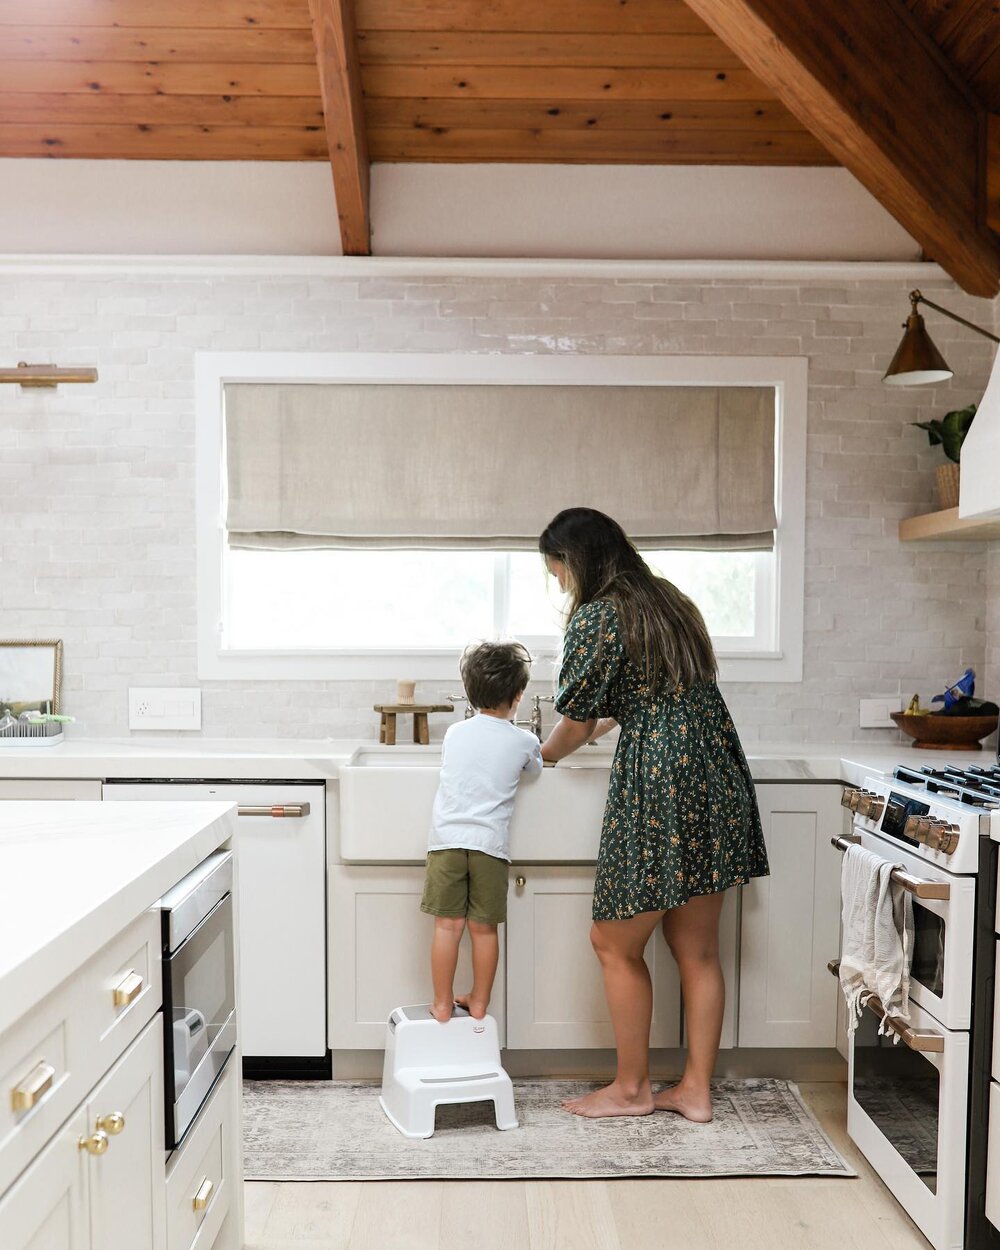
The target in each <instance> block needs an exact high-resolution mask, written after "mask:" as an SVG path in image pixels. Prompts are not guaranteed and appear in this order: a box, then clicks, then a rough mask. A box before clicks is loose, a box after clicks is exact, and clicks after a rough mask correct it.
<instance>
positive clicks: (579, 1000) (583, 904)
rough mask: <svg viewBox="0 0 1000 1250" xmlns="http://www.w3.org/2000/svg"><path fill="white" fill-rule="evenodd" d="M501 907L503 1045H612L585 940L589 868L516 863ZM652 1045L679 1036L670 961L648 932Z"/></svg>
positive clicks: (597, 970)
mask: <svg viewBox="0 0 1000 1250" xmlns="http://www.w3.org/2000/svg"><path fill="white" fill-rule="evenodd" d="M512 875H513V876H514V877H515V881H516V882H520V881H523V882H524V884H523V885H520V884H512V889H511V897H510V900H509V903H508V913H507V1045H508V1046H509V1047H511V1048H512V1049H513V1048H516V1049H526V1050H547V1049H557V1050H570V1049H582V1048H590V1047H608V1046H614V1044H615V1043H614V1033H613V1031H612V1028H611V1021H610V1019H609V1016H608V1008H607V1003H606V1001H605V998H604V986H603V981H602V978H601V967H600V964H599V963H598V961H597V956H596V955H595V954H594V951H593V948H592V947H591V945H590V927H591V923H592V921H591V907H592V903H593V892H594V869H593V867H590V866H587V867H582V868H579V867H578V868H561V867H560V868H517V867H515V868H514V870H513V873H512ZM646 962H647V964H648V965H649V969H650V974H651V976H652V978H653V1027H652V1034H651V1043H652V1045H653V1046H666V1047H674V1046H677V1045H679V1043H680V1031H681V1024H680V1021H681V1000H680V982H679V980H678V976H677V966H676V964H675V963H674V960H673V957H672V956H671V955H670V953H669V951H668V950H667V948H666V945H665V943H664V941H663V938H662V937H661V936H660V935H659V934H658V933H655V934H654V935H653V937H652V939H651V941H650V943H649V946H648V947H647V948H646Z"/></svg>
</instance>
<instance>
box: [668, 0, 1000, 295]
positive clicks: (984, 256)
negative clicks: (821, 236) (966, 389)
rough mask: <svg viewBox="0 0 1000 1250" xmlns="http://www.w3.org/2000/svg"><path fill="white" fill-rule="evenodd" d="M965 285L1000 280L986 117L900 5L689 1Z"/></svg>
mask: <svg viewBox="0 0 1000 1250" xmlns="http://www.w3.org/2000/svg"><path fill="white" fill-rule="evenodd" d="M688 3H689V5H690V7H691V8H692V9H693V10H694V12H695V13H697V14H698V16H699V17H701V18H702V19H703V20H704V21H705V22H706V23H707V24H708V25H709V26H710V27H711V28H712V29H713V30H714V31H715V32H716V34H718V35H719V36H720V37H721V38H722V39H723V41H724V42H725V43H726V44H728V45H729V47H730V48H731V49H732V51H733V52H735V53H736V55H737V56H738V57H739V58H740V60H742V61H743V62H744V63H745V64H746V65H747V66H749V68H750V69H751V70H753V72H754V73H755V74H756V75H757V76H758V77H759V78H761V79H762V80H763V81H764V82H765V83H767V84H768V85H769V86H770V87H771V88H772V89H773V90H774V91H775V93H776V94H777V96H778V98H779V99H781V100H782V101H783V102H784V104H786V105H787V106H788V108H789V109H790V110H791V111H792V112H793V113H794V114H795V115H796V116H797V117H798V118H799V120H800V121H801V122H802V123H803V124H804V125H806V126H808V127H809V129H810V130H811V131H812V132H813V134H814V135H815V136H816V137H817V138H818V139H819V140H820V141H821V142H822V143H823V144H824V145H825V146H826V147H827V148H828V149H829V151H830V152H832V153H833V155H834V156H836V157H837V159H838V160H839V161H840V162H841V163H842V164H843V165H844V166H846V168H847V169H849V170H850V171H851V172H852V173H853V174H854V176H855V177H856V178H857V179H858V181H859V182H861V183H863V184H864V186H866V187H867V188H868V190H869V191H871V193H872V194H873V195H874V196H875V197H876V198H877V199H878V200H880V201H881V203H882V204H883V206H884V207H885V208H886V209H888V211H889V212H890V213H892V215H893V216H894V217H895V218H896V220H897V221H899V222H900V224H901V225H902V226H903V227H904V228H905V229H907V230H908V231H909V232H910V234H912V235H913V237H914V238H915V239H916V240H917V242H918V243H920V245H921V246H922V247H923V249H924V251H925V253H926V254H927V255H928V256H929V257H930V258H931V259H933V260H936V261H937V262H938V263H939V264H940V265H942V266H943V267H944V269H946V270H947V271H948V273H949V274H951V276H952V277H953V278H954V279H955V281H956V282H958V283H959V285H960V286H962V287H963V288H964V289H965V290H966V291H968V292H969V293H970V294H973V295H981V296H986V297H992V296H994V295H995V294H996V293H997V290H998V287H1000V240H998V239H996V238H995V237H994V235H993V233H992V232H991V231H990V230H989V229H988V228H987V227H986V226H985V225H984V223H983V195H984V188H983V186H982V182H981V172H980V161H979V151H980V140H981V130H982V124H981V118H980V115H979V113H978V112H977V110H976V108H975V106H974V104H973V103H972V102H971V101H970V99H969V97H968V96H967V95H965V94H964V93H963V92H962V91H961V90H960V88H959V87H958V86H957V85H956V83H955V81H954V79H953V77H952V75H951V74H950V73H949V72H948V68H947V66H946V65H945V64H944V63H943V62H942V60H941V58H940V57H939V55H938V54H936V50H935V49H934V48H933V47H931V46H929V45H928V41H927V40H926V39H925V38H924V37H923V36H922V34H921V32H920V31H919V29H917V28H916V27H915V26H914V25H913V24H912V19H911V18H910V17H909V15H908V14H907V13H906V11H905V10H903V9H902V8H897V7H896V6H895V5H893V4H889V3H872V0H839V3H838V4H816V3H815V2H814V0H688Z"/></svg>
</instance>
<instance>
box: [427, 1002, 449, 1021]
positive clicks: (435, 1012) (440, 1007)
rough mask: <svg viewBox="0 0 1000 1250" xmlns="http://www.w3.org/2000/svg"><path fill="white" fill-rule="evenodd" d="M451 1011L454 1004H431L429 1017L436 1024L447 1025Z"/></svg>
mask: <svg viewBox="0 0 1000 1250" xmlns="http://www.w3.org/2000/svg"><path fill="white" fill-rule="evenodd" d="M453 1010H454V1003H431V1015H432V1016H433V1017H434V1019H435V1020H436V1021H437V1022H438V1024H447V1023H448V1021H449V1020H450V1019H451V1013H452V1011H453Z"/></svg>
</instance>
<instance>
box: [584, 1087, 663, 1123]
mask: <svg viewBox="0 0 1000 1250" xmlns="http://www.w3.org/2000/svg"><path fill="white" fill-rule="evenodd" d="M563 1110H565V1111H569V1112H572V1114H573V1115H582V1116H585V1117H586V1118H587V1119H589V1120H603V1119H606V1118H609V1117H611V1116H623V1115H650V1114H651V1113H652V1111H653V1110H654V1108H653V1094H652V1091H651V1090H650V1088H649V1084H648V1082H647V1084H646V1085H645V1086H644V1087H643V1088H641V1089H639V1090H637V1091H636V1092H634V1093H629V1092H627V1091H626V1090H625V1089H623V1088H622V1087H621V1086H620V1085H619V1084H618V1082H617V1081H612V1083H611V1084H610V1085H606V1086H605V1087H604V1088H603V1089H596V1090H594V1092H593V1093H592V1094H585V1095H584V1096H583V1097H582V1098H568V1099H567V1100H566V1101H565V1102H564V1103H563Z"/></svg>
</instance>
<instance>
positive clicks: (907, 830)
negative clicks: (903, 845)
mask: <svg viewBox="0 0 1000 1250" xmlns="http://www.w3.org/2000/svg"><path fill="white" fill-rule="evenodd" d="M928 823H929V822H928V820H927V817H926V816H907V818H906V824H905V825H904V826H903V835H904V836H905V837H907V838H916V840H917V841H918V842H923V840H924V836H925V835H926V833H927V825H928Z"/></svg>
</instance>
